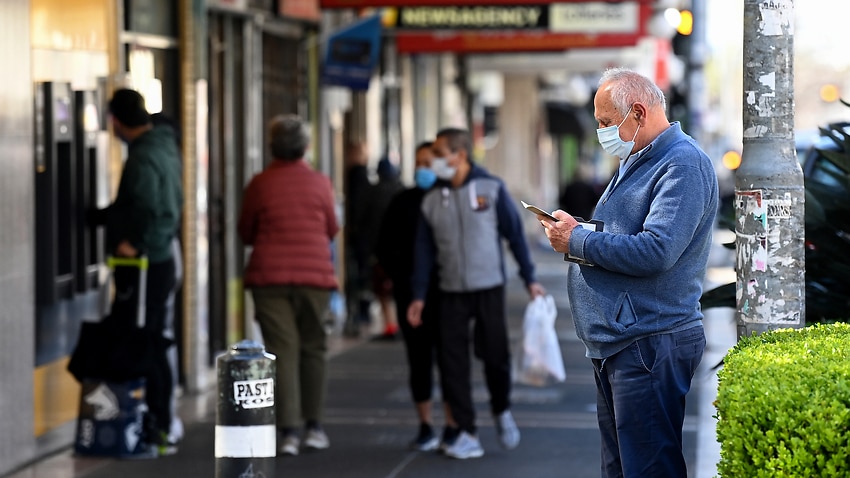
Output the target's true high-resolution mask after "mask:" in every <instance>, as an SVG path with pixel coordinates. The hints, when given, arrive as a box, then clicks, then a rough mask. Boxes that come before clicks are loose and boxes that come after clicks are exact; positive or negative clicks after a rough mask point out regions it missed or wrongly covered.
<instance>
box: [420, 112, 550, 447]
mask: <svg viewBox="0 0 850 478" xmlns="http://www.w3.org/2000/svg"><path fill="white" fill-rule="evenodd" d="M471 149H472V140H471V137H470V134H469V132H468V131H466V130H462V129H457V128H446V129H444V130H442V131H440V132H439V133H437V139H436V141H434V146H433V150H434V155H435V156H436V157H435V158H434V160H433V161H432V163H431V169H432V170H433V171H434V173H435V174H436V175H437V178H438V179H439V180H440V181H439V182H437V184H436V185H435V186H434V187H433V188H432V189H431V190H430V191H428V192H427V193H426V194H425V197H424V198H423V199H422V208H421V213H420V217H421V219H420V221H419V226H418V227H417V232H416V242H415V248H414V269H413V280H412V287H413V301H412V302H411V303H410V307H408V312H407V320H408V321H410V324H411V325H412V326H414V327H418V326H419V325H420V324H421V323H422V309H423V308H424V307H425V298H426V297H425V296H426V292H427V290H428V285H429V283H430V280H431V274H432V271H433V269H435V268H436V273H437V274H438V276H439V288H440V294H441V295H440V300H439V303H440V311H439V317H440V320H439V323H440V324H439V331H440V367H441V370H442V371H443V377H444V379H443V383H444V384H445V388H444V390H443V396H444V397H445V400H446V401H447V402H448V403H449V406H450V407H451V410H452V417H453V418H454V420H456V421H457V424H458V427H459V429H460V433H459V434H458V436H457V439H455V440H454V442H453V443H451V444H449V445H448V446H447V447H446V449H445V450H444V452H445V454H446V455H447V456H449V457H453V458H458V459H466V458H478V457H481V456H483V455H484V449H483V448H482V447H481V443H480V441H479V439H478V434H477V427H476V425H475V406H474V404H473V401H472V364H471V361H470V353H469V348H470V343H471V342H472V340H473V336H474V342H475V352H476V357H478V358H480V359H481V361H482V362H483V363H484V375H485V376H486V382H487V388H488V391H489V392H490V412H491V413H492V415H493V419H494V420H495V424H496V431H497V433H498V435H499V440H500V442H501V445H502V446H503V447H504V448H505V449H508V450H510V449H513V448H516V447H517V446H518V445H519V441H520V433H519V429H518V428H517V426H516V422H515V421H514V419H513V415H512V414H511V410H510V392H511V362H510V346H509V342H508V330H507V316H506V311H505V283H506V282H507V278H506V277H505V272H504V267H503V265H504V257H503V252H502V251H503V247H502V240H503V239H504V240H506V241H507V242H508V245H509V246H510V249H511V252H512V253H513V256H514V259H516V261H517V263H518V264H519V270H520V276H521V277H522V279H523V281H524V282H525V284H526V287H527V288H528V292H529V295H531V297H532V298H533V297H536V296H538V295H544V294H545V293H546V291H545V289H544V288H543V286H542V285H540V284H539V283H538V282H537V280H536V279H535V277H534V263H533V262H532V261H531V254H530V252H529V250H528V244H527V242H526V239H525V233H524V231H523V228H522V221H521V220H520V217H519V212H518V211H517V208H516V205H515V203H514V201H513V199H512V198H511V197H510V195H509V194H508V191H507V189H506V188H505V185H504V183H503V182H502V181H501V180H500V179H499V178H497V177H495V176H493V175H492V174H490V173H489V172H487V171H486V170H485V169H484V168H482V167H480V166H478V165H477V164H475V163H474V162H473V161H472V159H471V158H470V156H469V155H470V151H471ZM470 323H472V324H474V326H473V327H472V328H471V327H470Z"/></svg>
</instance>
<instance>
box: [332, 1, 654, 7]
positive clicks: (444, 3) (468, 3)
mask: <svg viewBox="0 0 850 478" xmlns="http://www.w3.org/2000/svg"><path fill="white" fill-rule="evenodd" d="M654 1H655V0H636V2H637V3H647V4H651V3H653V2H654ZM552 3H558V4H564V3H587V1H586V0H319V5H320V6H321V7H322V8H371V7H428V6H472V5H484V6H490V5H541V4H544V5H545V4H552ZM606 3H611V2H606Z"/></svg>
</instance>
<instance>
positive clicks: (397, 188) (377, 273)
mask: <svg viewBox="0 0 850 478" xmlns="http://www.w3.org/2000/svg"><path fill="white" fill-rule="evenodd" d="M377 173H378V182H377V183H375V184H373V185H371V186H370V187H369V189H367V191H366V198H365V201H364V202H365V207H364V210H365V216H366V217H365V218H364V219H363V221H362V224H363V226H364V228H363V229H364V234H365V235H366V237H367V239H368V245H369V251H370V254H369V264H370V269H371V281H372V292H373V293H374V294H375V299H376V300H377V301H378V304H379V305H380V307H381V317H382V318H383V321H384V323H383V332H382V334H381V337H382V338H384V339H394V338H395V336H396V333H398V320H397V315H396V311H395V305H394V302H393V281H392V279H391V278H390V276H389V275H387V273H386V271H385V268H384V266H383V264H381V262H380V261H378V260H377V257H376V254H377V253H378V250H377V243H378V232H379V231H380V229H381V220H382V219H383V218H384V212H386V210H387V206H388V205H389V204H390V201H391V200H392V199H393V197H394V196H395V195H396V194H398V193H399V192H401V191H403V190H404V183H402V182H401V179H400V178H399V174H398V168H396V167H395V166H394V165H393V164H392V163H391V162H390V160H389V158H387V157H384V158H382V159H381V160H380V161H378V167H377Z"/></svg>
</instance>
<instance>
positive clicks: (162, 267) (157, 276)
mask: <svg viewBox="0 0 850 478" xmlns="http://www.w3.org/2000/svg"><path fill="white" fill-rule="evenodd" d="M113 280H114V282H115V291H116V296H117V297H116V300H115V301H114V302H113V304H112V315H113V316H116V317H121V318H122V319H123V318H124V317H126V318H127V320H135V319H136V309H135V306H136V303H137V302H136V300H137V297H138V295H137V294H138V292H137V287H136V286H137V285H138V281H139V270H138V269H137V268H133V267H118V268H116V269H115V272H114V275H113ZM176 284H177V278H176V269H175V264H174V260H173V259H168V260H166V261H164V262H157V263H151V264H150V266H149V267H148V272H147V281H146V289H147V290H146V291H145V294H146V300H145V327H144V330H145V336H146V339H147V343H148V346H149V350H148V352H149V353H148V354H146V359H147V360H148V366H147V367H146V370H147V373H145V387H146V389H145V402H146V403H147V406H148V414H149V417H148V418H149V422H148V424H147V428H148V430H150V431H154V432H164V433H166V434H168V432H169V428H170V426H171V397H172V395H173V393H174V384H173V382H172V374H171V366H170V365H169V362H168V348H169V347H170V346H171V345H172V343H173V341H172V340H171V339H169V338H167V337H165V336H164V335H163V334H164V332H165V326H166V317H167V316H168V301H169V297H170V296H171V295H172V293H173V291H174V288H175V286H176ZM133 296H135V297H136V299H133V298H132V297H133ZM127 299H130V300H127Z"/></svg>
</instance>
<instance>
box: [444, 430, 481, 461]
mask: <svg viewBox="0 0 850 478" xmlns="http://www.w3.org/2000/svg"><path fill="white" fill-rule="evenodd" d="M443 453H445V455H446V456H448V457H451V458H457V459H458V460H466V459H467V458H481V457H482V456H484V449H483V448H481V442H480V441H478V437H476V436H475V435H470V434H469V433H467V432H466V431H462V432H460V435H458V436H457V439H456V440H455V441H454V443H452V444H451V445H450V446H448V447H447V448H446V450H445V451H444V452H443Z"/></svg>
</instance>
